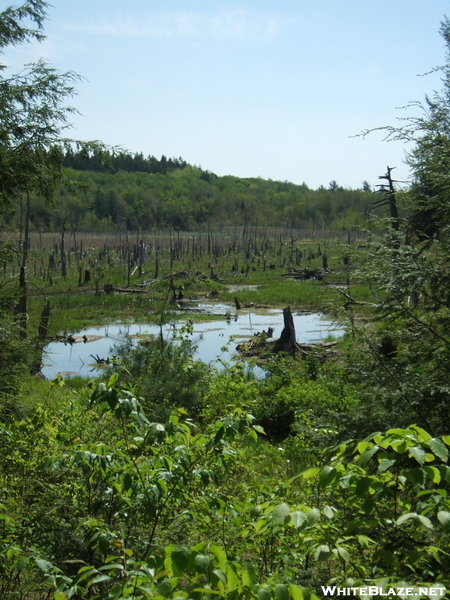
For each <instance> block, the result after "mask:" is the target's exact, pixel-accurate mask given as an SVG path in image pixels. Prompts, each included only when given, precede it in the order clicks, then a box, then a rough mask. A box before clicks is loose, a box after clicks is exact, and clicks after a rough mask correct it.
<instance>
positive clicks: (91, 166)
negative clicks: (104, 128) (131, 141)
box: [64, 149, 187, 175]
mask: <svg viewBox="0 0 450 600" xmlns="http://www.w3.org/2000/svg"><path fill="white" fill-rule="evenodd" d="M64 166H65V167H68V168H70V169H76V170H77V171H96V172H100V173H117V171H121V170H122V171H127V172H128V173H135V172H139V173H162V174H163V175H165V174H166V173H167V172H168V171H173V170H174V169H184V168H185V167H187V162H186V161H185V160H183V159H182V158H181V157H180V158H166V157H165V156H164V154H163V155H162V156H161V158H160V159H159V160H158V159H157V158H156V157H155V156H151V155H150V156H148V157H147V158H144V155H143V154H142V152H140V153H135V154H129V153H128V152H107V151H106V152H93V153H91V154H88V153H87V152H74V151H72V150H70V149H69V150H67V151H66V154H65V157H64Z"/></svg>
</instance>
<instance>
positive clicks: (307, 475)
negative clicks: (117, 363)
mask: <svg viewBox="0 0 450 600" xmlns="http://www.w3.org/2000/svg"><path fill="white" fill-rule="evenodd" d="M449 437H450V436H449ZM319 473H320V467H313V468H311V469H306V471H303V473H302V477H303V479H311V477H315V476H316V475H318V474H319Z"/></svg>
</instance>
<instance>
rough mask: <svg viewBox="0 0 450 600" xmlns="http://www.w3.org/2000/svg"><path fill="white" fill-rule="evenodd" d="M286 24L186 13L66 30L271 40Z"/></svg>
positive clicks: (235, 14)
mask: <svg viewBox="0 0 450 600" xmlns="http://www.w3.org/2000/svg"><path fill="white" fill-rule="evenodd" d="M288 25H289V21H288V20H287V19H284V18H282V17H279V16H278V15H274V14H266V13H262V12H256V11H251V10H244V9H235V10H232V11H222V12H220V13H216V14H214V15H209V16H207V15H201V14H197V13H190V12H182V11H178V12H171V13H165V14H161V13H159V14H151V15H147V16H146V17H145V18H142V17H138V16H133V17H125V18H120V17H117V18H116V19H115V20H103V21H98V22H96V23H94V22H84V23H82V22H80V23H78V24H73V23H72V24H66V26H65V27H66V29H67V30H70V31H76V32H79V33H87V34H91V35H103V36H116V37H142V38H159V39H180V38H181V39H183V38H184V39H219V40H235V41H236V40H239V41H252V42H253V41H265V42H267V41H271V40H273V39H275V38H277V37H278V36H279V35H280V34H281V33H282V31H283V30H284V29H285V28H286V27H287V26H288Z"/></svg>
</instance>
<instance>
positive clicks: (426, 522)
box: [418, 515, 434, 529]
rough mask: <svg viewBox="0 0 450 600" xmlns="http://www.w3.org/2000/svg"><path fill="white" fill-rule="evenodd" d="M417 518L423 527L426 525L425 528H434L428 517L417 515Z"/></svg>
mask: <svg viewBox="0 0 450 600" xmlns="http://www.w3.org/2000/svg"><path fill="white" fill-rule="evenodd" d="M418 518H419V521H420V522H421V523H422V525H423V526H424V527H426V528H427V529H434V527H433V523H432V522H431V521H430V519H429V518H428V517H425V516H424V515H419V516H418Z"/></svg>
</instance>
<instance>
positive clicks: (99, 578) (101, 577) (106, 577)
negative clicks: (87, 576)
mask: <svg viewBox="0 0 450 600" xmlns="http://www.w3.org/2000/svg"><path fill="white" fill-rule="evenodd" d="M110 579H111V577H110V576H109V575H106V574H105V573H103V574H102V575H97V576H96V577H94V579H92V580H91V581H90V582H89V584H88V587H91V586H92V585H95V584H96V583H101V582H102V581H109V580H110Z"/></svg>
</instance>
